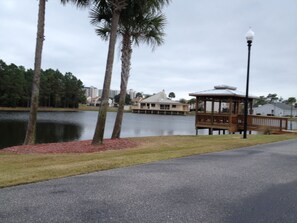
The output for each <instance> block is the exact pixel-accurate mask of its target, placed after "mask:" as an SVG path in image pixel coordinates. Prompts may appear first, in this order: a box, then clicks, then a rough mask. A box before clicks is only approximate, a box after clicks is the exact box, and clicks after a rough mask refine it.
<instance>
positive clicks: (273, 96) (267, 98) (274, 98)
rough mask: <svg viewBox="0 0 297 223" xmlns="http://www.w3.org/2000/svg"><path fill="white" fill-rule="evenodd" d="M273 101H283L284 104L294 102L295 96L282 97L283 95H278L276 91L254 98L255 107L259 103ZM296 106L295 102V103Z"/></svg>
mask: <svg viewBox="0 0 297 223" xmlns="http://www.w3.org/2000/svg"><path fill="white" fill-rule="evenodd" d="M274 103H284V104H291V105H293V104H295V103H296V98H295V97H289V98H288V99H284V98H283V97H281V96H280V97H279V96H278V95H277V94H276V93H273V94H271V93H269V94H268V95H267V96H264V95H262V96H260V97H259V98H258V99H256V100H255V104H254V106H255V107H259V106H261V105H266V104H274ZM295 106H296V104H295Z"/></svg>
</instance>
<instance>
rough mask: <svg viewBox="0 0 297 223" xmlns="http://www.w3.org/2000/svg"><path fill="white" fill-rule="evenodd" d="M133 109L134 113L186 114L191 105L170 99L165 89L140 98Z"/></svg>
mask: <svg viewBox="0 0 297 223" xmlns="http://www.w3.org/2000/svg"><path fill="white" fill-rule="evenodd" d="M131 109H132V112H133V113H143V114H166V115H185V114H186V113H188V111H189V106H188V105H187V104H182V103H180V102H177V101H172V100H170V99H168V98H167V95H166V94H165V91H164V90H163V91H161V92H159V93H157V94H155V95H153V96H151V97H148V98H146V99H143V100H140V101H139V102H138V103H137V104H136V105H134V106H132V107H131Z"/></svg>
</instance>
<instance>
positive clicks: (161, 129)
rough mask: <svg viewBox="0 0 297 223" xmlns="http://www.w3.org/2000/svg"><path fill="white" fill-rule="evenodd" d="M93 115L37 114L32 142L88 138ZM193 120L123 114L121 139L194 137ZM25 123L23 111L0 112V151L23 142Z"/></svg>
mask: <svg viewBox="0 0 297 223" xmlns="http://www.w3.org/2000/svg"><path fill="white" fill-rule="evenodd" d="M97 115H98V113H97V112H91V111H83V112H40V113H38V123H37V133H36V135H37V136H36V137H37V138H36V141H37V142H38V143H45V142H63V141H64V142H65V141H73V140H85V139H92V137H93V134H94V130H95V125H96V122H97ZM115 116H116V113H115V112H110V113H108V115H107V120H106V127H105V135H104V137H105V138H110V137H111V133H112V129H113V125H114V120H115ZM194 119H195V117H194V116H166V115H144V114H133V113H125V114H124V120H123V125H122V132H121V137H140V136H164V135H195V133H196V132H195V127H194ZM27 120H28V113H27V112H0V148H4V147H8V146H13V145H20V144H22V143H23V141H24V138H25V132H26V128H27ZM201 133H202V132H201ZM201 133H200V131H199V134H201Z"/></svg>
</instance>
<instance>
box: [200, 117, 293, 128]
mask: <svg viewBox="0 0 297 223" xmlns="http://www.w3.org/2000/svg"><path fill="white" fill-rule="evenodd" d="M243 120H244V116H243V115H234V114H232V115H230V114H222V113H220V114H219V113H214V114H213V115H212V114H211V113H198V114H196V127H209V128H212V127H215V128H220V127H222V129H225V128H226V127H229V128H230V129H232V130H234V131H237V130H242V129H243ZM247 121H248V129H249V130H261V129H263V128H271V129H275V130H279V131H282V130H286V129H287V127H288V118H282V117H271V116H257V115H248V120H247Z"/></svg>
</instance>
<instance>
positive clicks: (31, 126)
mask: <svg viewBox="0 0 297 223" xmlns="http://www.w3.org/2000/svg"><path fill="white" fill-rule="evenodd" d="M45 4H46V0H39V11H38V24H37V38H36V48H35V62H34V77H33V83H32V96H31V107H30V114H29V121H28V126H27V132H26V137H25V141H24V144H25V145H28V144H34V143H35V132H36V120H37V109H38V100H39V86H40V70H41V59H42V47H43V41H44V20H45Z"/></svg>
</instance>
